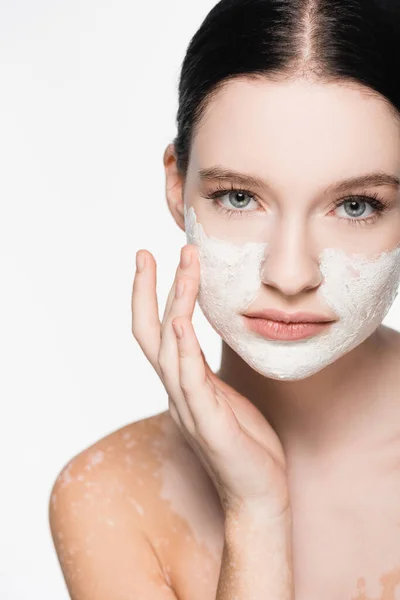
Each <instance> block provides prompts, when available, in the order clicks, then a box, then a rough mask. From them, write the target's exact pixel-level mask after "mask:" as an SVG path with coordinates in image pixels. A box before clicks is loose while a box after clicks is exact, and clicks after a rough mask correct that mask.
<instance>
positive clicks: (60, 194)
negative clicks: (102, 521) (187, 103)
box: [0, 0, 400, 600]
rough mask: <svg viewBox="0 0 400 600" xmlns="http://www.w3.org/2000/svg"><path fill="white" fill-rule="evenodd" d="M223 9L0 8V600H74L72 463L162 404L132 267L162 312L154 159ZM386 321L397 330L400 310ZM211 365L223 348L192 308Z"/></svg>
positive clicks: (8, 4) (205, 5)
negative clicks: (66, 474)
mask: <svg viewBox="0 0 400 600" xmlns="http://www.w3.org/2000/svg"><path fill="white" fill-rule="evenodd" d="M214 4H215V2H214V1H205V0H203V1H200V0H198V1H197V2H187V1H186V0H179V1H178V0H174V1H173V0H169V1H168V2H165V1H162V0H158V2H138V1H134V2H132V1H129V2H128V1H127V0H113V1H112V2H111V0H97V1H96V2H94V1H93V0H80V1H77V0H62V1H61V0H47V1H45V0H35V2H31V1H28V0H24V1H22V0H13V1H11V0H2V2H1V4H0V165H1V170H0V173H1V175H0V203H1V213H0V289H1V294H0V365H1V375H0V398H1V408H2V418H1V420H0V472H1V479H0V481H1V488H0V489H1V492H0V508H1V510H0V598H1V600H22V599H24V600H67V599H68V598H69V596H68V593H67V591H66V587H65V584H64V580H63V578H62V574H61V570H60V567H59V564H58V560H57V558H56V555H55V551H54V548H53V543H52V539H51V535H50V529H49V525H48V503H49V495H50V491H51V487H52V485H53V483H54V480H55V479H56V477H57V475H58V474H59V472H60V470H61V469H62V467H63V466H64V465H65V464H66V463H67V462H68V461H69V460H70V459H71V458H72V457H73V456H74V455H75V454H77V453H78V452H81V451H82V450H83V449H84V448H86V447H88V446H90V445H91V444H93V443H95V442H96V441H97V440H98V439H100V438H102V437H104V436H105V435H108V434H109V433H111V432H112V431H114V430H116V429H119V428H120V427H122V426H124V425H126V424H128V423H130V422H132V421H137V420H139V419H142V418H145V417H148V416H151V415H153V414H157V413H159V412H163V411H165V410H167V408H168V402H167V398H166V395H165V391H164V389H163V387H162V385H161V383H160V381H159V379H158V377H157V375H156V374H155V372H154V370H153V368H152V367H151V365H150V364H149V363H148V362H147V359H146V358H145V357H144V355H143V353H142V351H141V349H140V348H139V346H138V344H137V342H136V341H135V340H134V338H133V336H132V334H131V329H130V327H131V308H130V300H131V290H132V282H133V277H134V272H135V254H136V251H137V250H138V249H140V248H147V249H148V250H150V251H151V252H152V253H153V255H154V256H155V258H156V260H157V263H158V265H159V269H158V296H159V302H160V310H162V311H163V309H164V305H165V301H166V298H167V296H168V293H169V289H170V286H171V284H172V280H173V277H174V274H175V269H176V266H177V262H178V260H179V253H180V249H181V247H182V246H183V245H184V244H185V243H186V238H185V234H184V233H183V232H182V231H181V230H180V229H179V228H178V227H177V225H176V224H175V222H174V221H173V219H172V216H171V215H170V213H169V210H168V207H167V203H166V198H165V174H164V167H163V163H162V156H163V152H164V150H165V147H166V146H167V144H168V143H169V142H171V141H172V139H173V137H174V136H175V134H176V126H175V117H176V111H177V108H178V105H177V101H178V91H177V86H178V76H179V70H180V66H181V62H182V60H183V57H184V54H185V51H186V48H187V45H188V43H189V41H190V38H191V37H192V35H193V34H194V33H195V31H196V30H197V28H198V27H199V26H200V24H201V22H202V20H203V19H204V17H205V16H206V14H207V13H208V12H209V10H210V9H211V8H212V6H213V5H214ZM384 323H385V324H387V325H389V326H391V327H393V328H394V329H399V324H400V298H399V296H398V297H397V299H396V302H395V304H394V306H393V307H392V309H391V311H390V313H389V315H388V316H387V317H386V319H385V321H384ZM194 325H195V329H196V332H197V334H198V337H199V340H200V343H201V345H202V347H203V350H204V352H205V354H206V356H207V359H208V361H209V363H210V365H211V367H212V368H214V369H217V368H218V366H219V359H220V338H219V336H217V334H216V333H215V332H214V331H213V330H212V329H211V327H210V326H209V324H208V323H207V321H206V319H205V317H204V316H203V314H202V313H201V312H200V309H199V308H198V306H196V311H195V316H194Z"/></svg>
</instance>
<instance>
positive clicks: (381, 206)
mask: <svg viewBox="0 0 400 600" xmlns="http://www.w3.org/2000/svg"><path fill="white" fill-rule="evenodd" d="M230 192H239V193H242V194H245V195H246V196H250V197H251V198H252V199H254V200H256V196H255V195H254V194H252V193H251V192H249V191H248V190H244V189H243V188H235V187H234V186H233V185H232V184H231V187H230V188H229V189H226V188H217V190H215V191H211V192H210V193H209V194H208V195H204V196H203V198H205V199H207V200H211V201H212V205H213V206H214V207H215V208H216V209H217V210H218V211H219V212H221V213H223V214H226V215H228V216H229V218H231V217H233V218H243V216H244V213H246V212H248V213H252V212H256V211H250V210H241V209H237V210H230V209H228V208H225V207H224V206H221V204H220V203H219V202H218V200H219V198H221V197H222V196H224V195H225V194H228V193H230ZM354 200H362V201H363V202H366V203H368V204H370V205H371V206H372V207H373V208H375V210H376V211H377V212H376V213H374V216H370V217H367V218H364V219H357V218H354V219H353V218H351V217H349V218H348V219H346V218H344V217H339V219H340V220H342V221H347V222H349V224H350V225H352V226H355V227H357V226H360V225H367V224H368V223H374V222H375V221H377V220H378V219H380V218H381V217H382V215H383V214H384V213H385V212H387V211H388V210H389V205H388V203H387V202H386V200H385V199H384V198H382V197H381V196H380V195H379V194H378V193H377V192H374V193H372V194H370V195H368V194H366V193H364V192H362V193H361V194H357V195H353V196H346V198H344V199H343V198H340V199H338V200H335V201H334V202H333V204H332V205H331V207H330V208H331V209H332V208H339V207H340V206H343V205H344V204H345V203H346V202H349V201H354Z"/></svg>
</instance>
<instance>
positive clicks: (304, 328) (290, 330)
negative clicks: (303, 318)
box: [245, 316, 331, 341]
mask: <svg viewBox="0 0 400 600" xmlns="http://www.w3.org/2000/svg"><path fill="white" fill-rule="evenodd" d="M245 320H246V325H247V326H248V327H249V329H251V330H252V331H254V332H255V333H258V334H259V335H261V336H262V337H265V338H268V339H270V340H280V341H295V340H302V339H305V338H310V337H314V336H315V335H318V334H319V333H321V332H323V331H324V330H325V329H327V327H329V326H330V325H331V322H329V321H322V322H321V321H320V322H308V323H304V322H303V323H281V322H279V321H272V320H269V319H257V318H254V317H252V318H250V317H247V316H245Z"/></svg>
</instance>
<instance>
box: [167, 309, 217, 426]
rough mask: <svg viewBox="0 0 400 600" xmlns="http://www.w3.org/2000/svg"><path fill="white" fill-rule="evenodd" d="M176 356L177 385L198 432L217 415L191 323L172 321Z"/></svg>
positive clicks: (184, 318) (183, 320)
mask: <svg viewBox="0 0 400 600" xmlns="http://www.w3.org/2000/svg"><path fill="white" fill-rule="evenodd" d="M172 328H173V330H174V332H175V335H176V339H177V347H178V357H179V382H180V387H181V390H182V393H183V395H184V397H185V400H186V402H187V405H188V407H189V409H190V411H191V414H192V415H193V419H194V422H195V423H196V425H197V427H198V429H200V430H202V428H203V427H206V426H207V424H208V423H209V422H210V419H213V418H214V417H215V416H216V414H217V412H219V408H220V405H219V402H218V400H217V397H216V395H215V394H214V393H213V390H212V385H211V384H210V382H209V381H208V378H207V373H206V367H205V363H204V360H203V354H202V350H201V348H200V344H199V342H198V339H197V336H196V333H195V331H194V328H193V324H192V322H191V320H190V319H189V318H187V317H177V318H174V319H173V322H172Z"/></svg>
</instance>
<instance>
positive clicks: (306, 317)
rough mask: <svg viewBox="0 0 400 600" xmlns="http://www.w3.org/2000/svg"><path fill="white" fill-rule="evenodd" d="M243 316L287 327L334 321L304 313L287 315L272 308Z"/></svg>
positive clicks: (324, 316) (329, 318) (323, 316)
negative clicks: (296, 324)
mask: <svg viewBox="0 0 400 600" xmlns="http://www.w3.org/2000/svg"><path fill="white" fill-rule="evenodd" d="M245 316H246V317H249V318H250V319H267V320H268V321H275V322H279V323H285V324H287V325H288V324H291V323H292V324H293V323H329V322H332V321H334V319H333V318H332V317H328V316H326V315H318V314H315V313H310V312H304V311H301V312H295V313H288V312H284V311H281V310H276V309H272V308H270V309H265V310H261V311H256V312H252V313H246V314H245Z"/></svg>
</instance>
